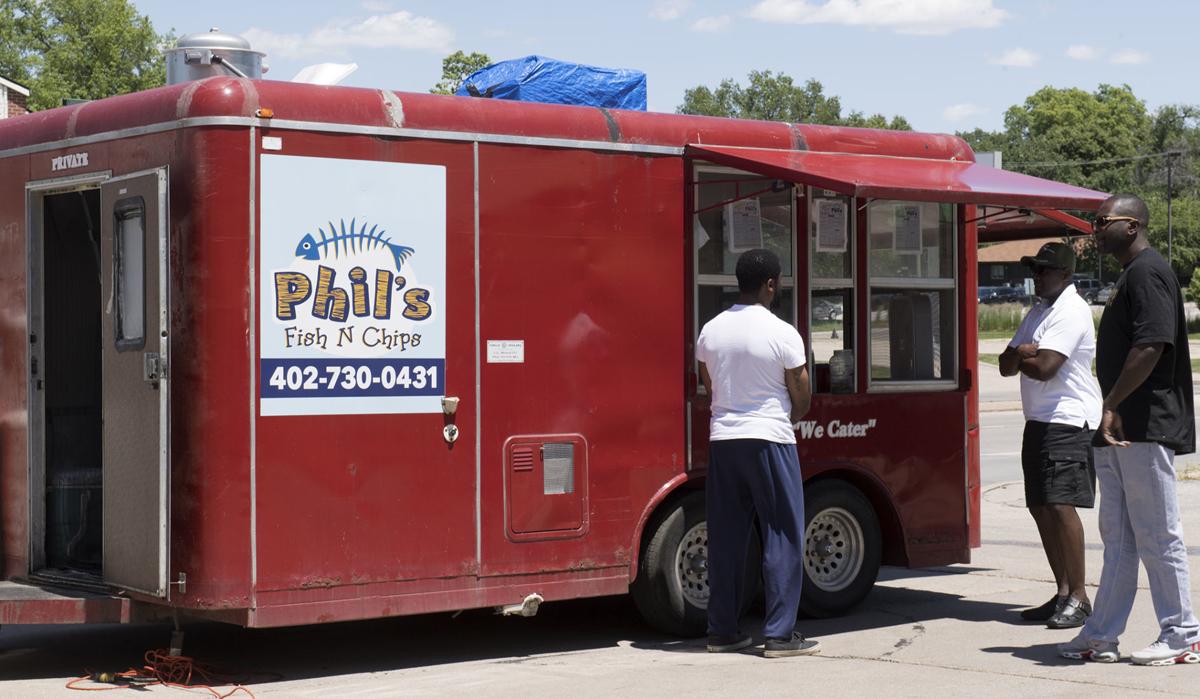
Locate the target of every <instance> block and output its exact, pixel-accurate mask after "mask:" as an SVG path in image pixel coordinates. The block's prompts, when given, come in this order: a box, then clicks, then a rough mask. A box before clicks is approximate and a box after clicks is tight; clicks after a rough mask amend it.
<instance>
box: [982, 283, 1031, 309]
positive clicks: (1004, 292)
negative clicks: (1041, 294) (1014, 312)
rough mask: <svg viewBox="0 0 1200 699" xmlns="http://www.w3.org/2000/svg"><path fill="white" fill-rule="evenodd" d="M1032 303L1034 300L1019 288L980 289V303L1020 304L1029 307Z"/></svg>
mask: <svg viewBox="0 0 1200 699" xmlns="http://www.w3.org/2000/svg"><path fill="white" fill-rule="evenodd" d="M1031 302H1032V299H1030V297H1029V295H1028V294H1026V293H1025V290H1024V289H1022V288H1021V287H1019V286H981V287H979V303H988V304H992V303H1019V304H1023V305H1029V304H1030V303H1031Z"/></svg>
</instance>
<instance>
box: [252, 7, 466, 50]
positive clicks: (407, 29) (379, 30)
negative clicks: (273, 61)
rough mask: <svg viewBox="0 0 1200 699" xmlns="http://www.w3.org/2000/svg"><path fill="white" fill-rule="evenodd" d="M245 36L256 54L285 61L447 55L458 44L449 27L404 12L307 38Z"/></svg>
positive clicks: (339, 23)
mask: <svg viewBox="0 0 1200 699" xmlns="http://www.w3.org/2000/svg"><path fill="white" fill-rule="evenodd" d="M242 36H244V37H245V38H247V39H249V40H250V45H251V46H253V47H254V48H255V49H256V50H258V51H266V52H267V54H268V56H279V57H282V58H303V57H305V56H329V55H331V54H347V53H349V52H350V51H351V49H356V48H371V49H381V48H400V49H428V50H436V51H446V50H448V49H449V48H450V44H451V42H453V41H454V32H453V31H452V30H451V29H450V28H449V27H447V26H446V25H444V24H442V23H441V22H439V21H437V20H436V19H431V18H429V17H420V16H418V15H414V14H412V13H411V12H407V11H403V10H401V11H400V12H393V13H391V14H385V15H371V16H370V17H367V18H366V19H360V20H334V21H330V22H327V23H326V24H324V25H322V26H320V27H317V28H316V29H313V30H312V31H310V32H309V33H308V34H303V35H302V34H277V33H275V32H271V31H267V30H264V29H257V28H251V29H247V30H246V31H244V32H242Z"/></svg>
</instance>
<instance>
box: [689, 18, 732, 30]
mask: <svg viewBox="0 0 1200 699" xmlns="http://www.w3.org/2000/svg"><path fill="white" fill-rule="evenodd" d="M729 20H730V18H729V15H721V16H719V17H701V18H700V19H698V20H696V21H695V22H692V31H694V32H719V31H721V30H722V29H724V28H725V27H728V26H729Z"/></svg>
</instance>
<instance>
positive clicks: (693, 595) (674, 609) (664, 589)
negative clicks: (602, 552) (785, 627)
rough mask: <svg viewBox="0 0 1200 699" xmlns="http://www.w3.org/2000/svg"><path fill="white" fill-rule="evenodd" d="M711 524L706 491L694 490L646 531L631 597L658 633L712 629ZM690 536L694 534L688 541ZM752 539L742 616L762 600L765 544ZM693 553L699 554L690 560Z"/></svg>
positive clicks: (667, 508)
mask: <svg viewBox="0 0 1200 699" xmlns="http://www.w3.org/2000/svg"><path fill="white" fill-rule="evenodd" d="M706 524H707V519H706V516H705V506H704V492H703V491H693V492H690V493H687V494H686V495H683V496H682V497H680V498H679V499H677V500H675V501H674V502H673V503H670V504H668V505H667V506H665V507H663V508H662V509H661V510H660V511H659V512H658V513H657V514H655V516H654V517H652V518H651V519H650V523H649V524H648V525H647V526H646V536H645V537H644V539H643V540H644V542H645V543H644V545H643V546H642V552H641V557H640V559H639V562H638V574H637V578H635V579H634V581H633V585H632V586H631V588H630V592H631V593H632V594H633V601H634V604H635V605H637V608H638V611H639V612H640V613H641V615H642V618H644V619H645V620H646V623H648V624H650V625H651V626H653V627H654V628H656V629H658V630H659V631H663V632H665V633H669V634H673V635H676V636H688V637H695V636H701V635H703V634H704V633H705V630H706V629H707V627H708V605H707V598H708V572H707V557H708V533H707V527H706ZM685 535H690V538H689V540H688V541H687V542H684V537H685ZM750 538H751V542H750V550H749V551H748V553H747V556H746V578H745V581H744V585H745V587H744V588H743V589H744V590H746V594H745V599H744V600H743V611H745V609H746V608H748V607H749V606H750V603H751V602H752V601H753V600H754V598H755V597H756V596H757V593H758V588H759V585H760V580H761V576H762V574H761V571H762V548H761V543H760V542H759V538H758V536H757V534H756V535H754V536H751V537H750ZM681 543H683V546H682V547H681ZM689 551H690V552H691V553H693V554H695V555H693V556H690V557H689V556H687V555H686V553H687V552H689ZM697 555H698V556H699V558H697ZM689 561H690V563H689ZM689 566H690V570H685V567H689Z"/></svg>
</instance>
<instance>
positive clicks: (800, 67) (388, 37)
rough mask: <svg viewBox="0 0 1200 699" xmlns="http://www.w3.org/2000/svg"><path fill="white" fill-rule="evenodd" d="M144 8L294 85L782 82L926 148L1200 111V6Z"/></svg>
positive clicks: (658, 99)
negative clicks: (1116, 90)
mask: <svg viewBox="0 0 1200 699" xmlns="http://www.w3.org/2000/svg"><path fill="white" fill-rule="evenodd" d="M133 2H134V4H135V5H136V6H137V7H138V9H139V10H140V11H141V12H142V13H144V14H147V15H149V16H150V18H151V20H152V21H153V22H154V25H155V27H156V28H157V29H158V30H159V31H166V30H168V29H172V28H173V29H174V30H175V32H176V33H177V34H187V33H191V32H196V31H205V30H207V29H208V28H209V27H212V26H216V27H220V28H221V29H222V30H224V31H229V32H233V33H237V34H242V35H243V36H246V37H248V38H250V39H252V40H253V42H254V44H255V47H256V48H260V49H263V50H266V51H267V53H268V58H267V60H268V63H269V65H270V67H271V70H270V72H269V74H268V75H267V77H268V78H273V79H277V80H287V79H290V78H291V77H292V76H293V75H295V73H296V72H297V71H298V70H299V69H300V68H302V67H304V66H306V65H309V64H313V63H322V62H335V63H350V62H354V63H357V64H358V65H359V69H358V71H357V72H355V73H354V74H353V75H351V76H350V77H349V78H348V79H346V80H345V81H344V83H343V84H347V85H357V86H364V87H383V88H391V89H396V90H409V91H422V92H423V91H426V90H428V89H429V88H430V87H432V86H433V85H434V84H435V83H436V82H437V81H438V79H439V78H440V76H441V60H442V58H443V57H444V56H445V55H447V54H449V53H451V52H453V51H455V50H457V49H463V50H465V51H467V52H471V51H481V52H484V53H487V54H488V55H489V56H491V57H492V58H493V59H494V60H502V59H506V58H516V57H519V56H524V55H528V54H532V53H537V54H541V55H545V56H552V57H554V58H559V59H562V60H568V61H576V62H580V63H588V64H592V65H601V66H608V67H614V68H637V69H639V70H642V71H645V73H646V74H647V85H648V95H649V106H650V109H651V110H654V111H668V112H669V111H674V110H675V108H676V106H678V105H679V103H680V102H681V101H682V99H683V93H684V90H686V89H687V88H689V87H693V86H695V85H699V84H705V85H709V86H710V87H715V86H716V84H717V83H718V82H719V81H720V80H721V79H722V78H734V79H736V80H739V81H742V82H744V81H745V77H746V74H747V73H748V72H749V71H751V70H756V69H766V70H773V71H781V72H784V73H787V74H789V75H791V76H792V77H793V78H795V79H796V80H797V82H802V81H803V80H806V79H808V78H815V79H817V80H819V81H820V82H821V83H822V84H823V85H824V87H825V91H826V94H830V95H837V96H839V97H841V99H842V107H843V113H844V114H845V113H848V112H849V111H850V110H851V109H857V110H860V111H863V112H866V113H868V114H869V113H874V112H880V113H883V114H886V115H888V116H891V115H893V114H901V115H903V116H905V117H906V118H908V120H909V121H910V122H912V124H913V126H914V127H915V128H917V129H918V130H922V131H956V130H964V129H972V128H975V127H981V128H985V129H998V128H1001V127H1002V125H1003V116H1004V110H1005V109H1007V108H1008V107H1009V106H1011V105H1013V104H1016V103H1019V102H1021V101H1023V100H1024V99H1025V98H1026V97H1027V96H1028V95H1030V94H1031V93H1032V92H1034V91H1035V90H1037V89H1038V88H1039V87H1042V86H1043V85H1053V86H1055V87H1080V88H1083V89H1085V90H1089V91H1090V90H1094V89H1095V88H1096V86H1097V85H1099V84H1100V83H1111V84H1118V85H1119V84H1123V83H1124V84H1128V85H1130V86H1131V87H1132V88H1133V90H1134V93H1135V94H1136V95H1137V96H1138V97H1140V98H1141V99H1143V100H1145V102H1146V104H1147V106H1148V107H1150V108H1151V109H1153V108H1155V107H1158V106H1161V105H1163V104H1173V103H1187V104H1191V103H1200V96H1198V95H1197V94H1196V84H1197V80H1196V75H1197V72H1198V71H1197V68H1200V59H1198V58H1197V52H1196V51H1195V50H1194V49H1193V48H1192V46H1193V45H1194V35H1195V30H1196V27H1197V26H1198V24H1200V3H1193V2H1190V1H1184V0H1140V1H1139V2H1128V0H1126V1H1124V2H1121V1H1119V0H1093V1H1091V2H1088V1H1085V0H1062V1H1059V2H1042V1H1036V0H742V1H725V2H720V1H717V0H615V1H610V2H592V3H565V2H560V3H545V2H526V1H518V2H503V3H498V2H488V3H482V2H469V1H464V0H459V1H458V2H444V1H443V2H433V1H423V0H394V1H393V0H350V1H349V2H344V3H339V4H337V5H335V4H334V3H329V2H313V1H311V0H295V1H293V2H288V3H286V4H285V3H277V2H258V3H254V2H246V1H245V0H242V1H240V2H233V1H232V0H208V1H207V2H203V3H180V2H178V1H177V0H133ZM500 7H502V8H503V9H497V8H500Z"/></svg>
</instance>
